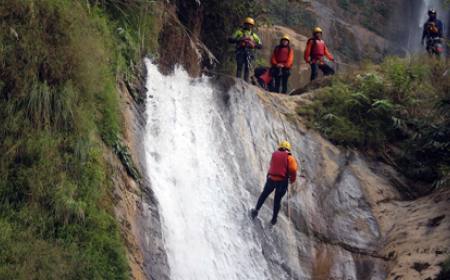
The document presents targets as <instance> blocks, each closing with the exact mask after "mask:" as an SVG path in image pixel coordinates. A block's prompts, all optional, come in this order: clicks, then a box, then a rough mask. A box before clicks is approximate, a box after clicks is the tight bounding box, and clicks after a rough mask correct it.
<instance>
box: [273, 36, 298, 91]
mask: <svg viewBox="0 0 450 280" xmlns="http://www.w3.org/2000/svg"><path fill="white" fill-rule="evenodd" d="M270 63H271V64H272V68H271V76H272V77H273V79H274V80H275V85H274V89H273V91H274V92H280V86H282V89H281V92H282V93H287V86H288V79H289V76H290V75H291V71H290V70H291V67H292V64H294V50H293V49H292V48H291V46H290V39H289V36H288V35H283V37H281V39H280V44H279V45H278V46H276V47H275V49H274V51H273V54H272V58H271V60H270Z"/></svg>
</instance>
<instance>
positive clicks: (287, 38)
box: [281, 34, 291, 41]
mask: <svg viewBox="0 0 450 280" xmlns="http://www.w3.org/2000/svg"><path fill="white" fill-rule="evenodd" d="M281 40H288V41H290V40H291V38H289V36H288V35H287V34H284V35H283V37H281Z"/></svg>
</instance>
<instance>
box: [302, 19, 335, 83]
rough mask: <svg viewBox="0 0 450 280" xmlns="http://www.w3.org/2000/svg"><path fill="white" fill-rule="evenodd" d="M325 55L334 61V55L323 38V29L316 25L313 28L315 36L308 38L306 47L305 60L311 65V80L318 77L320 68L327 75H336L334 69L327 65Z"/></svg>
mask: <svg viewBox="0 0 450 280" xmlns="http://www.w3.org/2000/svg"><path fill="white" fill-rule="evenodd" d="M324 57H326V58H328V59H329V60H330V61H334V57H333V55H332V54H331V53H330V52H329V51H328V48H327V46H326V44H325V42H324V41H323V40H322V29H321V28H320V27H316V28H314V30H313V37H312V38H310V39H308V42H307V43H306V49H305V57H304V58H305V61H306V63H308V64H310V65H311V81H313V80H315V79H316V78H317V74H318V69H317V68H319V69H320V70H321V71H322V72H323V74H324V75H325V76H328V75H334V69H333V68H331V67H330V66H329V65H327V64H326V63H325V61H324Z"/></svg>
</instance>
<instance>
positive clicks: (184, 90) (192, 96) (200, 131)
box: [145, 62, 286, 280]
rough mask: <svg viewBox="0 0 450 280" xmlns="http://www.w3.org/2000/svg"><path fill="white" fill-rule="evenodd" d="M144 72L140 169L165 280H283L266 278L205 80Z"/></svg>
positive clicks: (151, 68)
mask: <svg viewBox="0 0 450 280" xmlns="http://www.w3.org/2000/svg"><path fill="white" fill-rule="evenodd" d="M147 69H148V83H147V88H148V94H149V98H148V102H147V113H148V124H147V133H146V137H145V142H146V143H145V146H146V161H147V165H148V170H149V174H148V175H149V178H150V180H151V184H152V187H153V190H154V191H155V194H156V196H157V198H158V201H159V204H160V211H161V212H160V213H161V216H162V222H163V235H164V243H165V246H166V250H167V255H168V260H169V266H170V270H171V279H176V280H181V279H186V280H202V279H255V280H256V279H258V280H260V279H286V278H285V277H284V276H283V275H282V274H280V275H279V278H278V277H275V278H274V277H273V276H272V273H273V272H271V271H270V268H269V265H268V264H267V262H266V259H265V257H264V256H263V252H262V248H261V244H260V241H259V240H258V238H257V236H256V235H257V234H256V233H255V232H254V229H253V227H252V223H251V222H250V220H249V219H248V217H247V216H246V212H247V211H248V208H249V206H250V205H252V204H254V203H255V201H253V200H252V201H250V196H249V194H248V192H247V191H246V190H245V188H244V187H243V186H244V184H246V182H245V180H244V179H242V176H241V174H242V172H244V170H241V167H240V165H239V163H238V162H237V161H236V158H239V156H240V155H236V154H235V150H234V149H233V148H232V147H233V146H235V144H234V143H233V139H231V137H229V135H228V132H227V129H226V128H225V123H224V121H223V120H222V116H221V114H220V112H221V110H220V109H219V108H217V106H219V105H218V104H217V102H216V98H217V97H215V96H214V91H213V88H212V86H211V84H210V82H209V80H208V79H207V78H200V79H191V78H189V76H188V74H187V73H186V72H185V71H184V70H182V69H180V68H177V69H176V70H175V72H174V73H173V74H172V75H170V76H163V75H162V74H161V73H160V72H159V71H158V69H157V66H155V65H153V64H151V63H150V62H147ZM242 175H243V176H245V175H247V174H242Z"/></svg>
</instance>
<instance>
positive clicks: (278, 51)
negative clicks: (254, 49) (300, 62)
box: [270, 46, 294, 69]
mask: <svg viewBox="0 0 450 280" xmlns="http://www.w3.org/2000/svg"><path fill="white" fill-rule="evenodd" d="M283 48H287V50H284V49H283ZM283 52H286V53H287V55H286V53H283ZM270 62H271V64H272V66H276V65H277V64H283V65H284V67H285V68H288V69H290V68H291V67H292V65H293V64H294V49H293V48H291V47H290V46H287V47H282V46H276V47H275V49H274V50H273V54H272V59H271V60H270Z"/></svg>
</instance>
